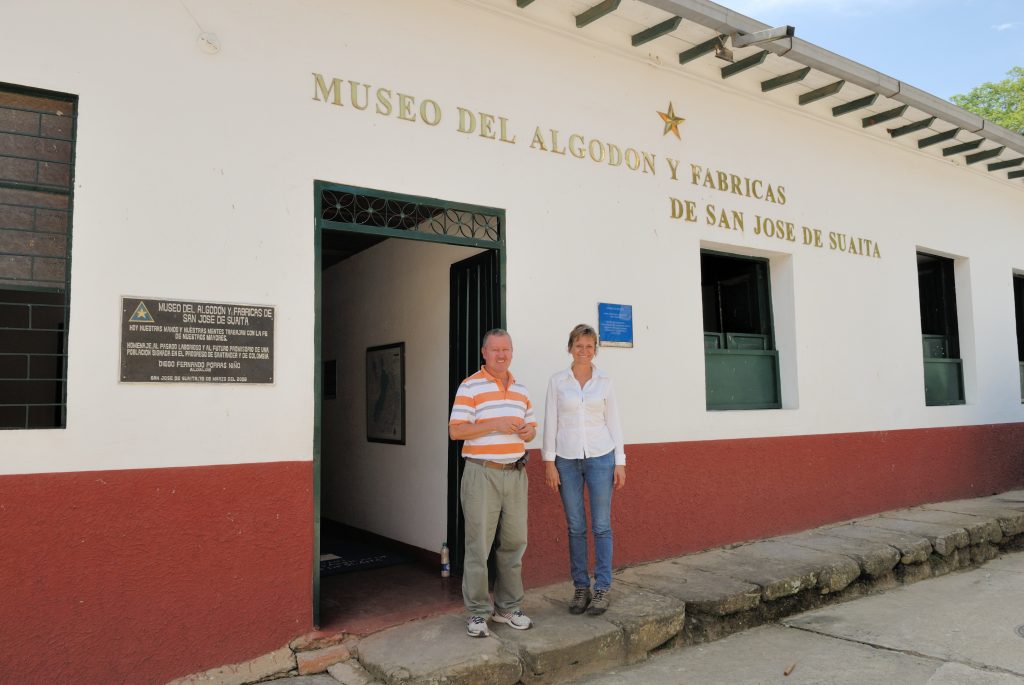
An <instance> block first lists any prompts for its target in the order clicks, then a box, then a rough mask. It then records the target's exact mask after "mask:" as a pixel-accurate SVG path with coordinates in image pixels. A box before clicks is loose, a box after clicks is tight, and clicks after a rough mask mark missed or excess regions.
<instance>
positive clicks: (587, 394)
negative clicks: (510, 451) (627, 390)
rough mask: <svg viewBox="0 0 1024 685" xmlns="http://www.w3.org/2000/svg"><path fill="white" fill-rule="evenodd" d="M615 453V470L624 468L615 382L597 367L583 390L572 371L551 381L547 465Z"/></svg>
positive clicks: (545, 451)
mask: <svg viewBox="0 0 1024 685" xmlns="http://www.w3.org/2000/svg"><path fill="white" fill-rule="evenodd" d="M612 450H615V464H616V466H619V465H625V463H626V449H625V446H624V445H623V440H622V426H621V424H620V423H619V407H618V404H617V403H616V401H615V389H614V388H613V387H612V379H611V378H609V377H608V374H606V373H604V372H603V371H601V370H600V369H598V368H597V367H596V366H595V367H594V375H593V376H592V377H591V378H590V380H589V381H587V383H586V384H585V385H584V386H583V387H582V388H581V387H580V384H579V381H577V380H576V378H575V377H574V376H573V375H572V368H571V367H570V368H568V369H566V370H565V371H559V372H558V373H556V374H555V375H554V376H552V377H551V380H550V381H548V394H547V399H546V400H545V402H544V440H543V458H544V461H554V460H555V456H556V455H557V456H559V457H562V458H563V459H589V458H590V457H600V456H601V455H603V454H608V453H609V452H611V451H612Z"/></svg>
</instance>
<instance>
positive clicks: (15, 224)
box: [0, 83, 78, 429]
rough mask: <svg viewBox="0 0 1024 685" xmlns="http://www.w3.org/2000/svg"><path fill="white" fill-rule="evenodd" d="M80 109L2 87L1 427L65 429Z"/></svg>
mask: <svg viewBox="0 0 1024 685" xmlns="http://www.w3.org/2000/svg"><path fill="white" fill-rule="evenodd" d="M77 104H78V103H77V97H75V96H73V95H64V94H60V93H52V92H48V91H39V90H34V89H30V88H25V87H21V86H15V85H11V84H6V83H0V428H8V429H10V428H63V427H64V426H65V425H66V419H67V416H66V414H67V412H66V398H67V387H66V378H67V335H68V325H67V324H68V304H69V292H68V291H69V288H68V285H69V278H70V269H69V268H68V263H69V257H70V246H71V204H72V188H73V182H74V158H75V117H76V113H77Z"/></svg>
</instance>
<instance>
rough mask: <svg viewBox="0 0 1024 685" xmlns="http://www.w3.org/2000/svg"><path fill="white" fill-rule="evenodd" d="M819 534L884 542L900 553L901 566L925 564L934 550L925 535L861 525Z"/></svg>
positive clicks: (833, 527)
mask: <svg viewBox="0 0 1024 685" xmlns="http://www.w3.org/2000/svg"><path fill="white" fill-rule="evenodd" d="M819 532H821V533H822V534H825V535H834V536H838V537H843V538H850V539H854V540H869V541H871V542H884V543H885V544H887V545H891V546H892V547H893V548H895V549H896V550H897V551H899V553H900V563H901V564H923V563H924V562H925V561H927V560H928V557H930V556H931V554H932V550H933V548H932V543H931V542H930V541H929V540H928V538H926V537H924V536H923V535H914V534H910V533H901V532H899V531H895V530H885V529H883V528H872V527H870V526H866V525H864V524H860V523H858V524H851V523H844V524H842V525H839V526H832V527H830V528H821V529H819Z"/></svg>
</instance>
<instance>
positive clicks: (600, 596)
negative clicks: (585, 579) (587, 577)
mask: <svg viewBox="0 0 1024 685" xmlns="http://www.w3.org/2000/svg"><path fill="white" fill-rule="evenodd" d="M606 611H608V591H607V590H594V599H592V600H590V606H588V607H587V613H588V614H590V615H591V616H600V615H601V614H603V613H604V612H606Z"/></svg>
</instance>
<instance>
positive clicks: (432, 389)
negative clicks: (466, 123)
mask: <svg viewBox="0 0 1024 685" xmlns="http://www.w3.org/2000/svg"><path fill="white" fill-rule="evenodd" d="M316 198H317V231H316V234H317V262H318V263H317V284H318V288H317V324H318V329H317V344H318V354H317V370H316V376H317V377H316V387H317V394H316V405H317V406H316V416H317V419H318V421H317V436H316V437H317V441H316V443H317V444H316V448H317V449H316V453H315V457H314V485H315V488H316V495H315V496H314V510H315V511H314V515H315V520H314V531H315V550H314V551H315V555H316V556H315V559H314V577H313V589H314V624H316V625H318V626H320V627H321V628H324V629H330V630H345V631H346V632H352V633H363V632H370V631H372V630H377V629H380V628H383V627H386V626H387V625H391V624H395V623H400V622H403V621H406V620H410V619H412V618H417V617H420V616H426V615H430V614H432V613H437V612H440V611H445V610H451V609H453V608H457V607H458V606H461V581H460V578H459V571H460V570H461V558H462V556H461V552H462V550H461V542H462V540H461V538H462V525H461V511H460V507H459V501H458V482H459V476H460V473H461V471H460V467H461V460H460V459H458V454H457V453H456V452H454V451H453V450H452V449H451V448H452V445H451V444H450V441H449V440H448V433H447V418H448V411H449V408H450V406H451V399H452V394H453V393H454V389H455V387H456V386H457V383H458V381H460V380H461V379H462V378H464V377H465V376H466V375H468V374H469V373H471V372H472V371H474V370H475V369H476V368H477V367H478V366H479V340H480V336H481V334H482V333H483V331H485V330H487V329H488V328H491V327H494V326H500V325H502V323H503V321H502V314H501V309H502V308H501V302H502V299H503V292H502V280H503V279H502V272H503V269H502V254H503V249H502V248H503V240H502V238H503V235H502V233H503V230H502V229H503V222H504V215H503V212H501V211H500V210H494V209H490V208H482V207H477V206H470V205H456V204H453V203H448V202H441V201H437V200H431V199H426V198H413V197H409V196H397V195H394V194H389V193H384V192H380V191H372V190H366V189H359V188H351V187H345V186H336V185H331V184H325V183H317V188H316ZM445 541H450V552H451V561H452V566H453V573H452V576H451V577H450V578H441V577H440V549H441V545H442V543H443V542H445Z"/></svg>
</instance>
